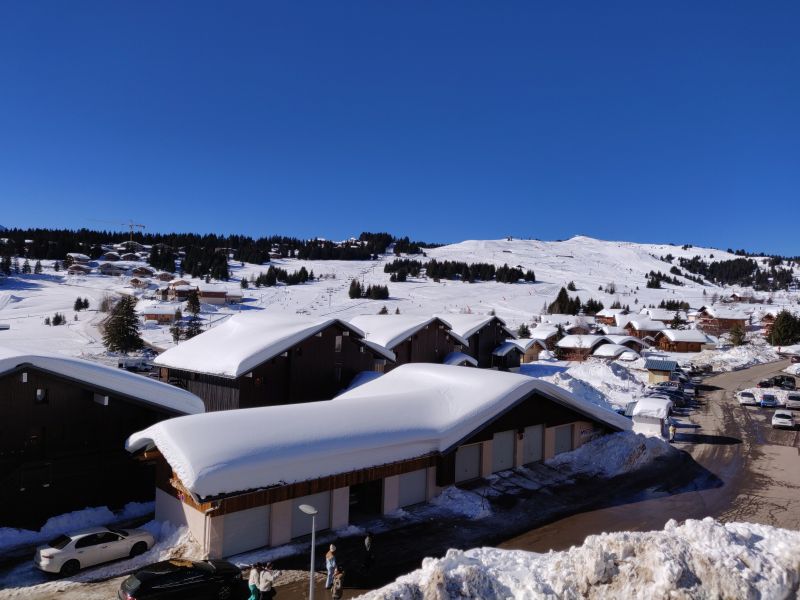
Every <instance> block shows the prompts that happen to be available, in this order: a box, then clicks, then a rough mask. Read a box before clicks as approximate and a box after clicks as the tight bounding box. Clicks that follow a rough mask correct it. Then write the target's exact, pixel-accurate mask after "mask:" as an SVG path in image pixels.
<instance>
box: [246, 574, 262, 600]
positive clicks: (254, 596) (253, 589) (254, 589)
mask: <svg viewBox="0 0 800 600" xmlns="http://www.w3.org/2000/svg"><path fill="white" fill-rule="evenodd" d="M259 579H260V574H259V572H258V565H253V566H252V567H250V576H249V577H248V578H247V585H248V587H249V588H250V597H249V598H248V599H247V600H259V598H258V596H259V592H258V582H259Z"/></svg>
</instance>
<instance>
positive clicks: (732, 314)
mask: <svg viewBox="0 0 800 600" xmlns="http://www.w3.org/2000/svg"><path fill="white" fill-rule="evenodd" d="M749 320H750V317H749V315H748V314H747V313H745V312H743V311H740V310H736V309H731V308H727V307H720V306H703V307H702V308H700V310H698V311H697V315H696V316H695V323H696V324H697V328H698V329H702V330H703V331H705V332H706V333H709V334H711V335H721V334H723V333H727V332H729V331H730V330H731V329H734V328H736V327H740V328H741V329H744V328H745V327H746V325H747V322H748V321H749Z"/></svg>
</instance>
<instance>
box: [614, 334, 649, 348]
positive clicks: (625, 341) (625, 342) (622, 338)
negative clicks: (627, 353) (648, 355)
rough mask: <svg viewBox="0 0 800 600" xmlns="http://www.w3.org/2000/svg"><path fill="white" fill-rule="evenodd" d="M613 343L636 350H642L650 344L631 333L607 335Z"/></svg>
mask: <svg viewBox="0 0 800 600" xmlns="http://www.w3.org/2000/svg"><path fill="white" fill-rule="evenodd" d="M605 337H606V338H607V339H608V341H609V342H611V343H612V344H618V345H620V346H625V347H627V348H630V349H631V350H633V351H634V352H641V351H642V350H644V349H645V348H647V346H648V344H647V343H646V342H645V341H644V340H640V339H639V338H636V337H633V336H631V335H607V336H605Z"/></svg>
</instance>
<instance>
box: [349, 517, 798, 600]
mask: <svg viewBox="0 0 800 600" xmlns="http://www.w3.org/2000/svg"><path fill="white" fill-rule="evenodd" d="M798 555H800V532H797V531H788V530H785V529H777V528H774V527H768V526H765V525H755V524H750V523H726V524H722V523H718V522H717V521H714V520H713V519H711V518H706V519H703V520H702V521H694V520H689V521H686V522H685V523H684V524H682V525H679V524H677V523H676V522H675V521H669V522H668V523H667V524H666V526H665V527H664V530H663V531H651V532H645V533H638V532H619V533H610V534H602V535H596V536H589V537H588V538H586V540H585V541H584V543H583V545H582V546H579V547H572V548H570V549H569V550H567V551H565V552H550V553H548V554H535V553H530V552H523V551H512V550H499V549H496V548H475V549H473V550H468V551H466V552H462V551H460V550H450V551H449V552H448V553H447V555H446V556H445V557H444V558H441V559H430V558H428V559H425V561H424V562H423V564H422V568H421V569H419V570H418V571H414V572H413V573H410V574H409V575H405V576H403V577H400V578H399V579H398V580H397V581H396V582H395V583H391V584H389V585H388V586H386V587H385V588H382V589H380V590H376V591H374V592H369V593H367V594H365V595H364V596H361V597H362V598H364V599H365V600H411V599H412V598H426V599H428V598H430V599H436V600H445V599H448V598H590V599H591V598H629V599H636V598H653V599H658V598H709V599H710V598H794V597H796V595H797V591H798V586H799V585H800V571H799V570H798V568H799V567H800V560H799V559H798Z"/></svg>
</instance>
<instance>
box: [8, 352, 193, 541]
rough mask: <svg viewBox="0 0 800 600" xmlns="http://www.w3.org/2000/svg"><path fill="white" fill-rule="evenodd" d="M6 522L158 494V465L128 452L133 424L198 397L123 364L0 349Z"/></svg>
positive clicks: (36, 520) (17, 523)
mask: <svg viewBox="0 0 800 600" xmlns="http://www.w3.org/2000/svg"><path fill="white" fill-rule="evenodd" d="M0 398H2V402H0V502H1V503H2V507H3V510H2V515H3V519H2V524H3V525H4V526H9V527H24V528H28V529H39V527H41V525H42V524H43V523H44V521H45V520H47V518H49V517H51V516H52V515H58V514H62V513H66V512H70V511H73V510H78V509H82V508H85V507H87V506H109V507H112V508H116V507H121V506H122V505H124V504H125V503H127V502H130V501H133V500H136V501H147V500H152V499H153V491H152V477H153V473H152V471H151V470H149V469H148V468H144V465H142V464H141V463H138V462H137V461H132V460H130V456H129V455H128V454H127V453H126V452H125V451H124V449H123V446H124V442H125V439H126V438H127V437H128V436H129V435H130V434H131V433H133V432H134V431H138V430H139V429H141V428H142V427H148V426H150V425H152V424H153V423H157V422H159V421H162V420H164V419H168V418H170V417H174V416H178V415H184V414H192V413H199V412H202V411H203V403H202V402H201V401H200V399H199V398H197V397H196V396H194V395H192V394H190V393H188V392H186V391H184V390H181V389H178V388H175V387H172V386H169V385H165V384H163V383H160V382H158V381H154V380H153V379H148V378H147V377H142V376H141V375H135V374H133V373H129V372H127V371H125V370H123V369H114V368H111V367H107V366H104V365H101V364H97V363H90V362H87V361H84V360H80V359H76V358H68V357H65V356H56V355H49V354H25V353H22V352H19V351H16V350H11V349H8V348H2V347H0Z"/></svg>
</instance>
